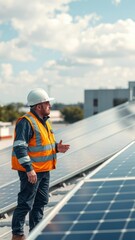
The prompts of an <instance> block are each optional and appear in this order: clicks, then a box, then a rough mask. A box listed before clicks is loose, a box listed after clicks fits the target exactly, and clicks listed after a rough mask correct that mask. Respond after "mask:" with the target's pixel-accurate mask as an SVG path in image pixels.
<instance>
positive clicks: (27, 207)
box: [12, 171, 50, 235]
mask: <svg viewBox="0 0 135 240" xmlns="http://www.w3.org/2000/svg"><path fill="white" fill-rule="evenodd" d="M18 174H19V178H20V192H19V193H18V204H17V207H16V209H15V210H14V214H13V218H12V233H13V234H15V235H22V234H24V229H23V228H24V223H25V217H26V215H27V213H28V212H29V228H30V231H31V230H32V229H33V228H34V227H35V226H36V225H37V224H38V223H39V222H40V221H41V219H42V218H43V211H44V206H45V205H46V204H47V203H48V196H49V194H48V191H49V179H50V172H40V173H37V182H36V183H35V184H32V183H30V182H28V177H27V174H26V173H25V172H21V171H18Z"/></svg>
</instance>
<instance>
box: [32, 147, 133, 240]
mask: <svg viewBox="0 0 135 240" xmlns="http://www.w3.org/2000/svg"><path fill="white" fill-rule="evenodd" d="M134 149H135V143H133V144H130V145H129V147H127V148H125V150H123V151H121V153H119V154H117V155H116V157H114V158H112V159H111V161H110V160H109V161H107V163H105V164H103V165H104V166H103V169H102V167H99V171H98V170H96V171H97V172H96V171H95V172H96V173H93V174H90V175H89V176H88V177H86V179H85V181H84V182H82V185H81V186H79V187H78V188H77V189H76V191H75V192H74V194H73V195H72V196H71V197H70V198H69V200H68V201H67V202H66V203H65V204H64V206H63V207H62V208H61V209H60V210H59V212H57V214H55V216H54V218H52V220H51V221H50V222H48V223H45V227H44V228H42V231H41V232H40V233H38V234H37V235H36V237H35V238H33V239H36V240H43V239H46V240H82V239H84V240H109V239H111V240H113V239H114V240H115V239H119V240H129V239H130V240H133V239H135V171H134V174H133V171H131V170H132V169H134V166H135V156H134V154H135V153H134ZM121 161H123V162H122V164H121ZM116 167H118V171H119V173H121V172H122V173H123V174H122V175H120V177H118V173H117V174H110V173H113V172H114V173H115V172H117V169H116ZM114 170H115V171H114ZM126 170H127V171H126ZM102 171H103V172H104V174H103V172H102ZM127 172H128V173H127ZM130 172H132V175H130ZM106 175H107V177H106ZM95 176H97V178H96V177H95ZM42 226H43V224H42ZM37 230H38V229H37ZM30 239H31V238H28V240H30Z"/></svg>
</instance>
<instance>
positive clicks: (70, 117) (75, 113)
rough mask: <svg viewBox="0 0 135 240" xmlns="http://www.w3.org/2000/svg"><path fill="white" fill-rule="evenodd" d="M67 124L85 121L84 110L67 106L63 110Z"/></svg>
mask: <svg viewBox="0 0 135 240" xmlns="http://www.w3.org/2000/svg"><path fill="white" fill-rule="evenodd" d="M61 113H62V115H63V117H64V120H65V122H68V123H74V122H77V121H79V120H82V119H83V109H82V108H81V107H79V106H67V107H65V108H63V109H62V110H61Z"/></svg>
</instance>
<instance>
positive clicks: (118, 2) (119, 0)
mask: <svg viewBox="0 0 135 240" xmlns="http://www.w3.org/2000/svg"><path fill="white" fill-rule="evenodd" d="M112 3H113V4H114V5H116V6H118V5H119V4H120V3H121V0H112Z"/></svg>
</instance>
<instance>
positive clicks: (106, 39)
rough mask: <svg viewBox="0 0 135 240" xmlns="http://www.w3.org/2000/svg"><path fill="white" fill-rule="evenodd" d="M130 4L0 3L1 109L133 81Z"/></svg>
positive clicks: (83, 0) (134, 22)
mask: <svg viewBox="0 0 135 240" xmlns="http://www.w3.org/2000/svg"><path fill="white" fill-rule="evenodd" d="M134 9H135V1H134V0H29V1H26V0H18V1H16V0H6V1H3V0H0V104H8V103H11V102H23V103H26V98H27V94H28V92H29V91H30V90H31V89H34V88H36V87H42V88H44V89H45V90H46V91H48V92H49V94H50V95H51V96H52V97H54V98H55V101H56V102H63V103H67V104H68V103H77V102H83V101H84V90H85V89H99V88H108V89H109V88H111V89H112V88H127V87H128V82H129V81H134V80H135V68H134V65H135V64H134V62H135V19H134Z"/></svg>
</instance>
